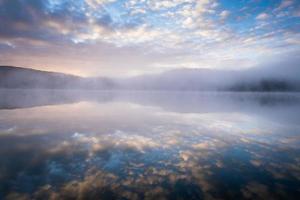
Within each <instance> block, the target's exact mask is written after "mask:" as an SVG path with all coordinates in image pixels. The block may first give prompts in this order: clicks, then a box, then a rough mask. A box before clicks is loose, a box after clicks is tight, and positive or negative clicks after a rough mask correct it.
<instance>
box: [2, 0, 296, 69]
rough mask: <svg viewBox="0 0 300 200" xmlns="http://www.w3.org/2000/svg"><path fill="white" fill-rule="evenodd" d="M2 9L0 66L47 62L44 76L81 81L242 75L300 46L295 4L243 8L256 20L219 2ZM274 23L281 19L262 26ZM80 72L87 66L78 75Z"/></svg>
mask: <svg viewBox="0 0 300 200" xmlns="http://www.w3.org/2000/svg"><path fill="white" fill-rule="evenodd" d="M0 3H1V9H0V20H1V22H2V23H0V52H1V56H0V62H1V63H2V64H10V65H13V64H15V65H16V64H18V65H20V62H21V61H20V60H23V62H24V63H25V64H23V66H24V65H25V66H28V67H35V66H39V65H44V64H43V63H45V62H46V63H48V64H47V65H49V66H48V67H49V68H51V69H53V70H54V69H55V70H57V69H61V70H59V71H63V72H66V71H68V68H70V67H69V65H72V68H76V70H75V69H72V70H73V71H84V70H86V73H87V74H94V73H95V71H97V69H98V73H97V74H102V73H105V74H107V72H108V71H110V69H111V72H110V73H109V74H113V73H114V72H113V71H115V73H116V74H123V72H124V71H130V73H131V74H132V73H135V74H136V73H143V72H145V73H146V72H149V71H152V70H163V68H160V69H158V67H157V66H158V65H160V66H167V65H169V66H171V65H174V63H175V64H176V65H177V66H184V65H185V64H186V63H192V65H193V66H198V67H206V68H222V67H223V68H227V66H226V67H224V66H223V64H222V63H224V61H226V60H227V61H228V60H231V61H232V62H231V63H232V65H234V66H236V68H245V67H249V66H251V65H252V66H253V65H255V64H256V62H260V59H263V57H264V56H268V55H269V54H271V52H272V51H273V53H274V52H280V51H287V50H290V49H291V48H296V47H295V46H294V44H295V41H298V39H297V38H298V36H297V25H296V22H294V21H295V20H293V18H292V20H289V16H291V17H297V16H298V12H297V8H298V7H297V6H298V4H297V2H295V1H293V2H292V1H283V2H282V3H280V4H274V5H272V8H273V10H272V8H271V7H266V6H265V7H263V6H262V5H256V4H251V3H250V2H249V3H245V5H243V6H244V7H249V8H250V7H253V10H258V9H259V7H263V9H261V13H260V14H257V12H254V11H253V10H251V9H245V10H244V11H243V13H241V12H240V11H238V9H237V6H238V5H234V6H233V7H232V8H231V7H230V6H228V5H227V4H226V2H221V1H217V0H201V1H199V0H170V1H154V0H144V1H136V0H131V1H127V2H119V1H115V0H83V1H75V0H70V1H53V0H3V1H1V2H0ZM277 7H280V10H277V11H276V8H277ZM273 15H274V16H276V17H277V16H280V17H278V18H276V20H273V21H272V22H270V23H267V22H269V21H268V20H270V19H272V18H271V16H273ZM228 17H230V20H226V19H228ZM238 17H240V19H239V21H238V20H235V19H237V18H238ZM292 41H294V42H292ZM275 45H276V48H275ZM283 46H285V48H283ZM279 47H282V48H279ZM37 48H39V50H37ZM57 51H62V53H61V54H62V55H64V56H60V55H57V53H56V52H57ZM107 54H109V56H107ZM120 54H122V55H120ZM63 57H64V58H65V59H63ZM85 58H88V59H85ZM241 60H244V61H245V60H247V64H245V65H244V64H243V63H246V62H240V61H241ZM76 63H77V64H76ZM241 64H243V65H242V66H241ZM57 65H59V66H57ZM82 65H88V66H87V67H85V68H84V69H83V68H82V69H81V70H79V69H80V66H82ZM124 65H126V66H124ZM190 65H191V64H190ZM231 67H233V66H231ZM70 70H71V69H70Z"/></svg>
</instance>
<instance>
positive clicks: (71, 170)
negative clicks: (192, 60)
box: [0, 90, 300, 200]
mask: <svg viewBox="0 0 300 200" xmlns="http://www.w3.org/2000/svg"><path fill="white" fill-rule="evenodd" d="M299 197H300V94H297V93H229V92H228V93H226V92H222V93H221V92H220V93H218V92H202V93H201V92H163V91H162V92H155V91H144V92H142V91H136V92H126V91H111V92H109V91H102V92H101V91H79V90H69V91H63V90H0V199H22V200H23V199H155V200H158V199H172V200H173V199H188V200H192V199H299Z"/></svg>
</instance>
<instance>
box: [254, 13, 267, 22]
mask: <svg viewBox="0 0 300 200" xmlns="http://www.w3.org/2000/svg"><path fill="white" fill-rule="evenodd" d="M269 17H270V16H269V15H268V14H267V13H260V14H259V15H257V17H256V19H258V20H266V19H268V18H269Z"/></svg>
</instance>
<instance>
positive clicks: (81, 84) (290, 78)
mask: <svg viewBox="0 0 300 200" xmlns="http://www.w3.org/2000/svg"><path fill="white" fill-rule="evenodd" d="M0 88H20V89H22V88H32V89H34V88H36V89H97V90H112V89H118V90H185V91H300V77H299V76H298V74H297V73H296V72H295V73H294V74H293V73H291V74H287V73H285V72H284V71H281V72H280V71H276V73H275V72H273V71H272V70H270V69H249V70H243V71H233V70H211V69H178V70H172V71H168V72H164V73H161V74H151V75H142V76H136V77H130V78H119V79H111V78H104V77H94V78H84V77H80V76H74V75H68V74H63V73H56V72H46V71H40V70H34V69H27V68H20V67H11V66H0Z"/></svg>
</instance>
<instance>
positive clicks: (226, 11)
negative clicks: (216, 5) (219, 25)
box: [220, 10, 230, 20]
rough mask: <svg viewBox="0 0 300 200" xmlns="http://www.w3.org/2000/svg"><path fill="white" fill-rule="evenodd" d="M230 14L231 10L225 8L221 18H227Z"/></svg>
mask: <svg viewBox="0 0 300 200" xmlns="http://www.w3.org/2000/svg"><path fill="white" fill-rule="evenodd" d="M229 15H230V12H229V11H228V10H223V11H222V12H221V13H220V17H221V19H223V20H224V19H227V18H228V17H229Z"/></svg>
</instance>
